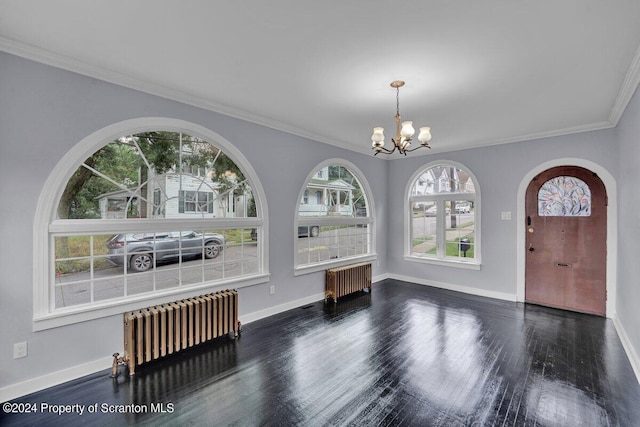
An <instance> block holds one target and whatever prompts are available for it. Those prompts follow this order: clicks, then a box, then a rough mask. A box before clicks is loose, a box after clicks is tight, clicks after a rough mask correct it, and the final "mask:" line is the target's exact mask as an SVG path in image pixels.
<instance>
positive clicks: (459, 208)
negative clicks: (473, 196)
mask: <svg viewBox="0 0 640 427" xmlns="http://www.w3.org/2000/svg"><path fill="white" fill-rule="evenodd" d="M469 212H471V206H469V205H456V213H469Z"/></svg>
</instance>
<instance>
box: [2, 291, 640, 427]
mask: <svg viewBox="0 0 640 427" xmlns="http://www.w3.org/2000/svg"><path fill="white" fill-rule="evenodd" d="M240 304H242V301H240ZM105 368H106V367H105ZM109 373H110V372H109V370H108V369H105V371H104V372H101V373H98V374H94V375H90V376H88V377H85V378H81V379H78V380H75V381H72V382H70V383H67V384H63V385H60V386H57V387H53V388H51V389H47V390H44V391H41V392H38V393H34V394H32V395H29V396H25V397H22V398H19V399H16V400H14V401H13V402H12V403H16V404H21V403H22V404H24V403H35V404H37V405H41V404H43V403H46V404H49V405H78V406H76V407H75V408H70V409H78V408H80V407H84V413H83V414H82V415H79V414H78V413H77V411H76V413H71V414H66V415H56V414H54V413H43V412H41V411H39V412H37V413H31V414H23V415H6V414H2V415H0V417H2V418H0V424H1V425H65V426H74V425H131V424H141V425H153V426H157V425H211V426H225V425H238V426H245V425H246V426H258V425H266V426H289V425H296V426H325V425H331V426H334V425H335V426H378V425H379V426H390V425H410V426H412V425H416V426H431V425H434V426H505V425H508V426H511V425H516V426H529V425H530V426H639V425H640V385H639V384H638V382H637V380H636V378H635V376H634V373H633V370H632V368H631V365H630V363H629V361H628V359H627V356H626V354H625V352H624V350H623V348H622V345H621V343H620V340H619V338H618V336H617V334H616V331H615V329H614V326H613V324H612V322H611V321H610V320H607V319H604V318H600V317H596V316H589V315H583V314H577V313H570V312H564V311H560V310H555V309H550V308H544V307H538V306H532V305H524V304H516V303H510V302H505V301H498V300H492V299H486V298H480V297H475V296H471V295H466V294H460V293H456V292H450V291H444V290H439V289H433V288H429V287H425V286H420V285H415V284H410V283H406V282H399V281H394V280H387V281H385V282H382V283H376V284H374V286H373V290H372V292H371V293H359V294H356V295H354V296H353V297H346V298H344V299H342V300H341V301H340V302H339V303H338V304H337V305H334V304H333V303H329V304H327V305H325V304H324V303H323V302H318V303H314V304H310V305H308V306H306V307H302V308H297V309H294V310H290V311H287V312H285V313H281V314H278V315H276V316H272V317H269V318H266V319H263V320H260V321H257V322H253V323H251V324H248V325H245V326H244V328H243V332H242V336H241V338H239V339H237V340H235V341H229V340H227V339H226V338H224V339H222V340H221V341H218V342H214V343H211V344H207V345H205V346H202V347H199V348H197V349H193V350H190V351H188V352H185V353H182V354H178V355H176V356H174V357H171V358H168V359H162V360H160V361H157V362H154V363H150V364H148V365H142V366H141V367H140V368H139V370H138V371H137V373H136V375H135V376H134V377H131V378H129V377H128V376H127V375H124V374H123V375H120V377H118V379H117V380H112V379H111V378H109V377H108V375H109ZM95 404H98V406H97V407H96V406H94V405H95ZM51 408H55V407H54V406H50V407H49V409H51ZM94 408H95V409H96V412H95V413H89V412H88V411H89V410H92V409H94ZM118 410H128V411H134V412H139V413H131V412H129V413H117V412H110V411H118Z"/></svg>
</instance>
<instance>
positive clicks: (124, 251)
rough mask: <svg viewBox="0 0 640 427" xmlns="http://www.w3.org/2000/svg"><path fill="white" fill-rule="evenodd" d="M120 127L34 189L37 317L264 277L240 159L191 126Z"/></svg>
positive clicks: (258, 214)
mask: <svg viewBox="0 0 640 427" xmlns="http://www.w3.org/2000/svg"><path fill="white" fill-rule="evenodd" d="M139 120H142V119H139ZM136 122H137V121H136ZM157 122H159V123H157ZM128 124H129V123H126V122H125V124H119V125H115V126H114V129H111V128H108V129H105V130H103V131H99V132H97V133H96V134H94V135H91V136H90V137H88V138H86V139H85V140H84V141H82V142H81V143H80V144H78V145H77V146H76V147H74V150H72V152H70V153H68V154H67V156H65V158H64V159H63V161H61V162H60V164H59V165H58V166H57V167H56V169H55V170H54V171H53V173H52V177H53V179H52V180H51V181H52V182H54V183H55V182H57V183H59V184H61V185H58V186H57V188H45V190H44V191H43V196H44V195H45V194H50V192H53V193H54V194H56V197H53V198H52V197H46V196H45V197H41V200H40V203H39V210H40V211H46V210H47V209H48V214H46V213H45V214H44V215H45V216H47V217H48V218H50V220H49V221H48V224H47V231H46V234H47V236H48V240H49V245H48V248H49V249H50V251H51V253H48V254H45V253H36V265H41V266H43V268H44V269H45V270H46V271H47V274H42V275H37V276H38V277H37V278H36V279H35V280H36V289H38V290H40V292H36V297H35V298H36V300H35V307H36V310H35V312H36V316H35V319H36V321H37V320H39V319H44V320H47V319H50V318H55V319H60V318H61V317H69V319H66V320H63V321H62V322H63V324H64V323H72V322H73V321H76V320H75V319H78V318H79V317H78V316H75V317H74V316H73V315H74V314H76V315H77V314H78V313H84V314H83V315H82V316H80V318H82V319H84V318H86V317H87V314H86V313H87V312H93V313H94V314H93V315H90V317H91V316H92V317H99V316H101V315H109V314H112V313H114V312H123V311H125V307H127V308H128V307H130V306H133V307H135V306H139V305H141V303H140V301H142V300H145V301H146V300H152V301H153V300H154V299H158V298H160V299H163V298H165V297H167V296H168V295H171V296H172V297H173V298H175V297H174V295H176V294H181V293H187V294H189V293H190V294H196V293H197V292H198V289H202V288H207V289H209V288H212V287H216V286H229V285H230V284H233V286H234V287H239V286H242V285H243V284H245V283H249V284H254V283H256V281H264V279H265V275H266V274H265V273H266V268H265V266H266V264H265V260H264V250H263V248H264V241H263V240H264V238H265V236H266V232H265V230H264V218H263V217H264V215H263V212H264V198H263V196H261V194H262V189H261V188H259V187H256V185H259V183H257V178H256V176H255V172H253V169H252V168H251V167H250V165H249V164H248V162H246V160H245V159H244V157H243V156H242V155H241V154H240V153H239V152H237V150H235V149H234V148H233V146H232V145H231V144H230V143H228V142H227V141H225V140H224V139H223V138H221V137H220V136H219V135H217V134H215V133H213V132H211V131H208V130H206V129H203V128H200V127H198V126H196V125H193V124H187V123H185V122H181V121H174V120H168V119H160V120H152V123H150V124H149V126H147V127H146V128H144V130H141V129H139V128H137V129H136V130H135V131H134V132H123V131H122V130H124V129H127V125H128ZM172 124H173V125H172ZM176 124H179V126H176ZM116 129H121V131H120V133H116V132H117V131H116ZM67 163H68V164H69V165H70V164H72V163H73V166H74V167H73V168H69V169H67V171H69V170H71V171H73V172H72V173H71V174H70V175H69V173H68V172H66V173H65V171H64V169H63V168H65V164H67ZM63 176H64V177H63ZM53 185H56V184H51V185H49V184H48V185H47V186H49V187H52V186H53ZM45 199H46V200H45ZM47 204H49V205H48V206H46V205H47ZM36 218H37V221H38V218H39V216H36ZM36 239H37V237H36ZM47 260H48V261H47ZM147 304H148V302H147ZM56 322H59V320H57V321H54V322H49V324H50V323H53V324H54V326H55V325H57V324H56ZM36 323H37V322H36ZM44 324H47V322H44ZM47 325H48V324H47ZM45 327H49V326H45Z"/></svg>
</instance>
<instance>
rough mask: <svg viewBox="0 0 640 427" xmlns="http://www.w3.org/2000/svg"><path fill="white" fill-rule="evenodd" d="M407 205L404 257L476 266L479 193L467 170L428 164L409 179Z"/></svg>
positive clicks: (456, 165) (443, 164)
mask: <svg viewBox="0 0 640 427" xmlns="http://www.w3.org/2000/svg"><path fill="white" fill-rule="evenodd" d="M406 201H407V207H406V212H407V216H406V224H407V227H406V229H407V233H406V246H405V247H406V256H407V257H408V258H410V259H411V260H422V261H426V262H433V263H443V264H446V265H458V266H466V267H471V268H479V265H480V227H479V224H480V221H479V215H480V190H479V187H478V183H477V181H476V179H475V177H474V176H473V174H472V173H471V172H470V171H469V170H468V169H466V168H465V167H464V166H462V165H460V164H458V163H454V162H436V163H433V164H430V165H428V166H427V167H426V168H425V169H422V170H420V171H418V172H417V173H416V174H414V176H413V177H412V179H411V181H410V182H409V185H408V188H407V198H406Z"/></svg>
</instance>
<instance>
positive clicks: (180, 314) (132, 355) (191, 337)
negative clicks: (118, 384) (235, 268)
mask: <svg viewBox="0 0 640 427" xmlns="http://www.w3.org/2000/svg"><path fill="white" fill-rule="evenodd" d="M239 332H240V322H239V321H238V292H237V291H235V290H225V291H220V292H215V293H211V294H206V295H200V296H197V297H192V298H187V299H184V300H180V301H174V302H170V303H166V304H162V305H156V306H152V307H147V308H143V309H141V310H135V311H129V312H126V313H124V356H122V357H119V354H118V353H115V354H114V355H113V356H114V361H113V372H112V374H113V375H112V376H114V377H115V376H117V375H118V372H117V369H118V364H126V365H127V366H128V368H129V375H134V374H135V368H136V366H139V365H142V364H143V363H145V362H149V361H151V360H155V359H159V358H161V357H165V356H167V355H170V354H173V353H177V352H179V351H181V350H184V349H187V348H190V347H193V346H194V345H198V344H201V343H204V342H207V341H210V340H213V339H215V338H218V337H221V336H224V335H228V336H229V337H231V338H235V337H236V336H237V335H238V333H239Z"/></svg>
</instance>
